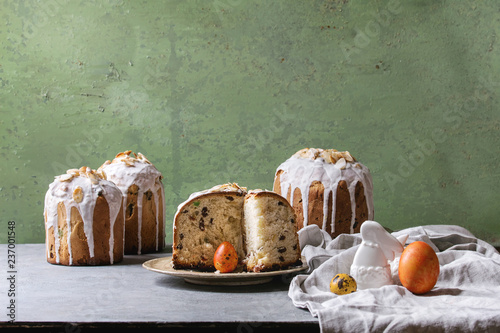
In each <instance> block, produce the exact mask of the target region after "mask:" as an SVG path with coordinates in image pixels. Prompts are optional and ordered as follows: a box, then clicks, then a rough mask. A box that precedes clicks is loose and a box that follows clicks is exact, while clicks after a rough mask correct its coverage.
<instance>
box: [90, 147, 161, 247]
mask: <svg viewBox="0 0 500 333" xmlns="http://www.w3.org/2000/svg"><path fill="white" fill-rule="evenodd" d="M139 156H143V155H142V154H139ZM99 170H102V171H104V173H105V174H106V178H107V179H108V180H110V181H112V182H113V183H115V184H116V185H117V186H118V188H119V189H120V191H121V193H122V195H123V198H124V199H123V211H124V217H125V206H126V204H127V193H128V189H129V187H130V186H132V185H133V184H135V185H137V187H138V188H139V192H138V195H137V209H138V212H137V213H138V221H137V224H138V226H137V236H138V246H137V254H141V251H142V233H141V230H142V205H143V196H144V193H145V192H147V191H149V190H150V191H151V192H152V194H153V198H154V201H155V207H156V242H155V244H156V251H158V250H159V248H158V238H159V235H160V229H159V228H160V225H161V223H160V222H161V221H160V220H159V218H160V214H158V213H159V212H160V210H159V209H160V197H159V195H158V191H159V190H160V191H161V193H162V195H163V193H164V187H163V183H162V182H161V180H160V177H161V173H160V172H159V171H158V170H157V169H156V168H155V166H154V165H152V164H151V163H149V162H146V159H145V158H144V160H142V159H136V158H133V157H129V156H128V155H122V156H121V157H117V158H115V159H114V160H113V161H112V162H111V163H105V164H103V165H102V166H101V167H100V168H99ZM161 209H162V216H163V219H164V220H165V209H166V208H165V203H164V201H163V204H162V207H161Z"/></svg>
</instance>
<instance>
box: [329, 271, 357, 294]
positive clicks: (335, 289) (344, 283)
mask: <svg viewBox="0 0 500 333" xmlns="http://www.w3.org/2000/svg"><path fill="white" fill-rule="evenodd" d="M356 289H357V284H356V281H355V280H354V278H353V277H352V276H350V275H349V274H343V273H342V274H337V275H335V276H334V277H333V279H332V280H331V281H330V291H331V292H332V293H335V294H337V295H347V294H350V293H352V292H355V291H356Z"/></svg>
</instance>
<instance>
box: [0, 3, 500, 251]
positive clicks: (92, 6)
mask: <svg viewBox="0 0 500 333" xmlns="http://www.w3.org/2000/svg"><path fill="white" fill-rule="evenodd" d="M0 5H1V7H0V8H1V11H0V88H1V90H0V115H1V117H0V130H1V132H0V133H1V149H2V150H1V156H2V157H1V159H0V171H1V184H0V200H1V201H0V202H1V210H0V213H1V221H2V225H3V227H2V228H1V230H0V242H5V241H6V232H7V226H6V225H7V223H6V222H7V221H8V220H14V221H16V231H17V234H16V237H17V242H18V243H29V242H37V243H41V242H43V241H44V228H43V218H42V212H43V200H44V195H45V192H46V190H47V188H48V185H49V183H50V182H51V181H52V180H53V177H54V176H55V175H58V174H61V173H64V172H65V170H66V169H69V168H74V167H80V166H82V165H86V166H90V167H92V168H97V167H99V166H100V165H101V164H102V163H103V162H104V161H105V160H107V159H111V158H112V157H114V155H115V154H116V153H117V152H120V151H124V150H127V149H132V150H134V151H135V152H142V153H143V154H145V155H146V156H147V157H148V158H149V159H150V160H151V161H152V162H153V163H154V164H155V165H156V166H157V168H158V169H159V170H160V171H161V172H162V173H163V175H164V178H165V179H164V183H165V190H166V202H167V223H168V225H167V242H170V240H171V223H172V218H173V215H174V213H175V209H176V207H177V205H178V204H179V203H180V202H182V201H183V200H184V199H186V198H187V196H188V195H189V194H190V193H191V192H193V191H198V190H201V189H205V188H208V187H211V186H213V185H216V184H221V183H225V182H228V181H233V182H238V183H239V184H240V185H242V186H246V187H248V188H268V189H270V188H271V187H272V182H273V177H274V172H275V170H276V167H277V166H278V165H279V164H280V163H281V162H282V161H284V160H285V159H287V158H288V157H289V156H290V155H292V154H293V153H295V152H296V151H297V150H299V149H301V148H304V147H320V148H336V149H339V150H349V151H350V152H351V153H352V154H353V155H354V156H355V157H356V158H357V159H358V160H360V161H361V162H362V163H364V164H365V165H367V166H368V167H369V168H370V169H371V171H372V176H373V180H374V187H375V193H374V195H375V219H376V220H377V221H378V222H380V223H382V224H383V225H386V226H388V227H390V228H392V229H401V228H405V227H409V226H416V225H424V224H458V225H462V226H465V227H467V228H468V229H469V230H471V231H472V232H473V233H475V234H476V236H478V237H480V238H483V239H485V240H487V241H490V242H491V243H494V244H499V243H500V223H499V218H498V213H499V208H498V203H499V199H500V194H499V193H500V192H499V189H500V178H499V171H498V164H499V148H498V147H499V144H500V135H499V129H500V122H499V121H500V113H499V101H500V99H499V92H500V55H499V50H500V45H499V41H498V38H497V36H498V35H499V34H500V19H499V17H500V15H499V7H498V1H496V0H490V1H425V0H411V1H403V0H391V1H389V0H387V1H386V0H383V1H382V0H380V1H353V0H343V1H340V0H335V1H327V0H317V1H316V0H315V1H313V0H303V1H284V0H283V1H263V0H261V1H243V0H214V1H212V0H210V1H133V0H107V1H97V0H94V1H89V0H85V1H69V0H51V1H43V0H42V1H19V0H3V1H2V0H0Z"/></svg>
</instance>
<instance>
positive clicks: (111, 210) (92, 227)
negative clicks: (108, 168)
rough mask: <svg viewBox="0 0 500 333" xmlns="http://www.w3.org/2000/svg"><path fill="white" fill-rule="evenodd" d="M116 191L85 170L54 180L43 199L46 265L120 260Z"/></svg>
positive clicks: (118, 195)
mask: <svg viewBox="0 0 500 333" xmlns="http://www.w3.org/2000/svg"><path fill="white" fill-rule="evenodd" d="M122 201H123V200H122V195H121V192H120V189H119V188H118V187H117V186H116V185H115V184H114V183H112V182H110V181H107V180H106V179H105V178H104V177H103V175H102V174H101V173H99V172H96V171H95V170H92V169H91V168H89V167H81V168H80V169H70V170H68V171H67V173H66V174H63V175H60V176H56V177H55V180H54V181H53V182H52V183H51V184H50V185H49V189H48V191H47V193H46V195H45V206H44V220H45V235H46V238H45V244H46V254H47V261H48V262H49V263H52V264H60V265H67V266H77V265H109V264H113V263H117V262H119V261H121V260H122V259H123V229H124V228H123V226H124V224H123V204H122Z"/></svg>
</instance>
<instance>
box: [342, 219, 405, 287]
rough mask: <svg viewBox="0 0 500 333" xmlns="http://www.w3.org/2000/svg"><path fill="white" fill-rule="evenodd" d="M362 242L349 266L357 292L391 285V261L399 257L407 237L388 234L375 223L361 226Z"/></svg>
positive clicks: (364, 223) (370, 222)
mask: <svg viewBox="0 0 500 333" xmlns="http://www.w3.org/2000/svg"><path fill="white" fill-rule="evenodd" d="M361 237H362V238H363V241H362V242H361V245H360V246H359V248H358V250H357V251H356V254H355V255H354V260H353V263H352V265H351V276H352V277H353V278H354V280H356V283H357V286H358V289H359V290H362V289H368V288H378V287H382V286H385V285H389V284H393V283H394V282H393V279H392V273H391V261H393V260H394V259H395V258H397V257H399V256H401V253H402V252H403V250H404V247H403V245H404V243H405V242H406V239H407V238H408V235H404V236H401V237H399V238H396V237H394V236H393V235H391V234H390V233H388V232H387V231H386V230H385V229H384V227H382V226H381V225H380V224H379V223H377V222H375V221H365V222H363V224H362V225H361Z"/></svg>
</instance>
